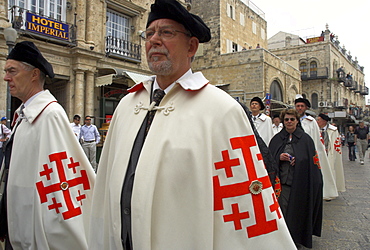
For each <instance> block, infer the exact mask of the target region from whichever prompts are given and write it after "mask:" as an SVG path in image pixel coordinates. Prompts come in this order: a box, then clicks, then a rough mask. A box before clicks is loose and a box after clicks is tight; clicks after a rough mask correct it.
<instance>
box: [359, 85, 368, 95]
mask: <svg viewBox="0 0 370 250" xmlns="http://www.w3.org/2000/svg"><path fill="white" fill-rule="evenodd" d="M360 87H361V91H360V94H361V95H368V94H369V88H368V87H366V86H362V85H360Z"/></svg>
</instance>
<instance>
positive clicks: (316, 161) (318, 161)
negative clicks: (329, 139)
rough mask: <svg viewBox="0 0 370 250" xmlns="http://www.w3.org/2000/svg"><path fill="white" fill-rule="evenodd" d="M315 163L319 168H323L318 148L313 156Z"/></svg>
mask: <svg viewBox="0 0 370 250" xmlns="http://www.w3.org/2000/svg"><path fill="white" fill-rule="evenodd" d="M313 164H315V165H316V166H317V167H318V168H319V169H321V165H320V160H319V156H318V154H317V151H316V150H315V155H314V156H313Z"/></svg>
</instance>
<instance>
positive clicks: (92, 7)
mask: <svg viewBox="0 0 370 250" xmlns="http://www.w3.org/2000/svg"><path fill="white" fill-rule="evenodd" d="M99 5H100V6H101V4H100V2H98V3H96V1H94V0H89V1H88V2H87V5H86V16H87V17H90V18H87V19H86V31H85V32H86V33H85V40H86V43H87V44H89V46H90V47H91V46H93V47H95V42H94V40H96V36H97V32H96V31H95V28H96V26H97V21H96V20H97V19H98V18H99V16H97V11H96V9H97V8H98V7H99ZM93 17H94V18H93Z"/></svg>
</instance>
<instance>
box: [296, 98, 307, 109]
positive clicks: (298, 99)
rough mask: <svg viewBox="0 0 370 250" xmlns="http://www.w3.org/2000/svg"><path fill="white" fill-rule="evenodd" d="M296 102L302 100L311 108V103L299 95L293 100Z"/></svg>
mask: <svg viewBox="0 0 370 250" xmlns="http://www.w3.org/2000/svg"><path fill="white" fill-rule="evenodd" d="M298 102H303V103H304V104H306V106H307V107H309V108H311V103H310V101H309V100H307V99H306V98H302V97H300V98H297V99H295V100H294V104H297V103H298Z"/></svg>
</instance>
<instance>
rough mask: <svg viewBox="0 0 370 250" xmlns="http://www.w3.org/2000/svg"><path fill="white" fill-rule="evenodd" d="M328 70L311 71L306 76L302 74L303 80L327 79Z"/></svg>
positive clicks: (325, 68)
mask: <svg viewBox="0 0 370 250" xmlns="http://www.w3.org/2000/svg"><path fill="white" fill-rule="evenodd" d="M328 76H329V75H328V68H327V67H323V68H317V70H311V71H309V72H307V73H306V74H301V80H302V81H306V80H315V79H327V78H328Z"/></svg>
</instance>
